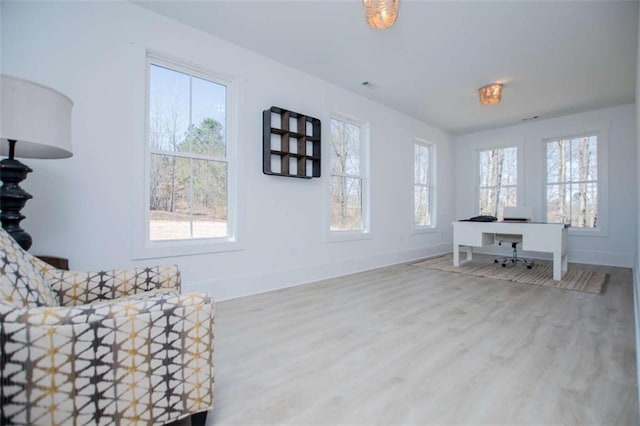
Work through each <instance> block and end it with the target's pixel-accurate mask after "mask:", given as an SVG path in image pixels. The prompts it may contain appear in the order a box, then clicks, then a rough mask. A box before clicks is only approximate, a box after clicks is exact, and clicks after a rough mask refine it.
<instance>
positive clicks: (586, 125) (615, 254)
mask: <svg viewBox="0 0 640 426" xmlns="http://www.w3.org/2000/svg"><path fill="white" fill-rule="evenodd" d="M635 122H636V112H635V106H634V105H622V106H617V107H612V108H606V109H600V110H595V111H590V112H585V113H582V114H575V115H570V116H566V117H560V118H554V119H548V120H541V121H537V122H531V123H526V124H521V125H516V126H511V127H506V128H502V129H495V130H490V131H484V132H478V133H473V134H468V135H464V136H460V137H457V138H456V139H455V161H456V199H455V215H456V219H461V218H465V217H469V216H472V215H475V214H477V213H476V195H475V194H476V188H475V185H476V170H477V166H476V164H475V162H476V161H477V160H476V158H477V157H476V155H477V154H476V152H477V150H478V149H480V148H491V147H496V146H517V147H518V152H519V157H518V165H519V168H522V170H521V173H520V175H519V177H521V179H519V184H520V185H519V186H520V188H519V190H520V191H519V194H518V204H519V205H522V206H530V207H532V208H533V209H534V215H535V216H534V219H535V220H544V218H545V217H544V215H545V212H544V204H543V202H544V184H545V167H546V165H545V157H544V155H545V153H544V152H545V151H544V149H545V147H544V142H543V140H544V139H546V138H553V137H562V136H570V135H576V134H579V133H582V132H589V131H593V130H600V131H602V133H603V135H604V136H605V138H602V136H603V135H601V138H600V139H599V141H602V140H605V139H606V146H608V149H607V150H606V152H600V154H602V160H603V161H604V164H605V167H604V168H603V169H600V170H599V173H600V172H605V173H601V174H600V176H599V178H600V179H601V186H600V188H601V192H600V194H599V195H600V196H601V197H604V198H605V199H608V203H605V205H607V204H608V206H607V208H605V209H604V210H601V211H600V212H599V219H600V222H599V223H600V224H602V225H603V227H604V230H605V231H604V233H603V234H602V235H599V236H584V235H576V233H575V231H579V230H571V229H570V233H569V261H571V262H580V263H593V264H601V265H614V266H627V267H631V266H632V265H633V261H634V254H635V251H636V249H637V245H636V244H637V241H636V235H637V218H638V205H637V201H636V200H637V197H638V194H637V190H636V188H635V187H634V186H633V182H636V169H637V166H638V164H637V156H636V145H637V143H636V140H637V139H636V125H635ZM607 170H608V179H604V176H603V175H605V174H607V173H606V171H607ZM572 232H573V233H572ZM506 250H508V248H507V249H506ZM491 251H493V252H496V251H495V250H491ZM525 254H526V253H525ZM530 255H531V254H530ZM533 255H534V256H541V257H545V256H543V255H540V254H536V253H533Z"/></svg>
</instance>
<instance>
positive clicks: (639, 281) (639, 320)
mask: <svg viewBox="0 0 640 426" xmlns="http://www.w3.org/2000/svg"><path fill="white" fill-rule="evenodd" d="M638 23H640V12H639V14H638ZM638 41H639V43H638V62H637V65H636V132H637V134H636V147H637V157H636V165H637V169H636V189H637V191H638V214H637V215H636V223H637V224H640V108H639V107H638V100H640V25H639V29H638ZM633 266H634V267H633V284H634V285H633V301H634V304H633V306H634V307H635V309H634V311H635V325H636V373H637V375H638V386H640V368H638V359H639V357H640V276H639V275H640V225H638V234H636V253H635V263H634V265H633ZM638 413H639V414H638V416H639V417H640V388H639V391H638Z"/></svg>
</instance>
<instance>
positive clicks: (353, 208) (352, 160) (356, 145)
mask: <svg viewBox="0 0 640 426" xmlns="http://www.w3.org/2000/svg"><path fill="white" fill-rule="evenodd" d="M330 121H331V140H330V150H331V152H330V159H329V162H330V167H331V178H330V179H331V182H330V193H331V196H330V197H331V205H330V224H329V229H330V230H331V231H359V232H367V217H366V214H367V212H366V197H365V195H366V193H367V192H366V191H367V181H366V177H365V176H366V174H365V171H366V166H367V165H366V161H365V158H366V156H365V155H364V154H365V149H366V146H365V144H364V139H365V134H366V132H365V131H364V127H363V125H361V124H359V123H355V122H352V121H349V120H343V119H336V118H331V120H330Z"/></svg>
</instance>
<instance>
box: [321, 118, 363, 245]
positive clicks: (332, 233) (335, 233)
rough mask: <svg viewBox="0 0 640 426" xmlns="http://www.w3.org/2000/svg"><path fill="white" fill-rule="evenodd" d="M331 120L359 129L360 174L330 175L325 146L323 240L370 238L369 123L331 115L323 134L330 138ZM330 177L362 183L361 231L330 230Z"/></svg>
mask: <svg viewBox="0 0 640 426" xmlns="http://www.w3.org/2000/svg"><path fill="white" fill-rule="evenodd" d="M331 120H337V121H342V122H345V123H349V124H352V125H354V126H358V127H359V128H360V174H359V175H357V176H355V175H354V176H352V175H334V174H332V173H331V164H330V163H331V152H330V151H329V150H330V147H329V144H327V145H326V146H327V151H326V155H323V157H324V158H326V159H327V161H326V162H325V164H326V168H325V170H326V174H325V176H328V178H327V179H326V200H327V202H326V203H325V206H326V208H325V211H326V216H325V218H326V219H325V240H326V242H340V241H350V240H361V239H369V238H371V222H370V179H369V144H370V142H369V123H367V122H365V121H362V120H358V119H356V118H353V117H349V116H347V115H344V114H338V113H332V114H330V115H329V119H328V120H327V126H326V129H325V134H326V135H329V136H328V137H329V138H330V137H331ZM332 176H345V177H351V178H359V179H361V182H362V229H358V230H344V231H340V230H332V229H331V200H332V197H331V195H332V194H331V177H332Z"/></svg>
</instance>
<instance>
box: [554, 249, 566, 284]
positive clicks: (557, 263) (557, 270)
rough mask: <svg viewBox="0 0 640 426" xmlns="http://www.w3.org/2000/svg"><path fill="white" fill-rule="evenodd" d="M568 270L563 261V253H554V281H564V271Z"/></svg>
mask: <svg viewBox="0 0 640 426" xmlns="http://www.w3.org/2000/svg"><path fill="white" fill-rule="evenodd" d="M563 270H566V269H565V265H564V264H563V261H562V253H559V252H554V253H553V279H554V280H555V281H560V280H561V279H562V271H563Z"/></svg>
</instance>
